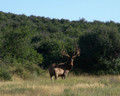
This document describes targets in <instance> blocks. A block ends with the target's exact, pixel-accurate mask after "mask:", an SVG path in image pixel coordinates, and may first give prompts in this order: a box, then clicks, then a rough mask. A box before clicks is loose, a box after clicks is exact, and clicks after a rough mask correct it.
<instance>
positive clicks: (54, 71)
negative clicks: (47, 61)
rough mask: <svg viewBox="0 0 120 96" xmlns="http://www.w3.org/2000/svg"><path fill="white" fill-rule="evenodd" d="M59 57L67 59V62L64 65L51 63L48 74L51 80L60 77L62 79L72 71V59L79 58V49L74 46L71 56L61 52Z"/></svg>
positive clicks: (63, 51)
mask: <svg viewBox="0 0 120 96" xmlns="http://www.w3.org/2000/svg"><path fill="white" fill-rule="evenodd" d="M61 55H62V56H63V57H65V58H67V62H65V63H59V64H56V63H53V64H51V65H50V67H49V74H50V78H51V80H52V77H53V76H54V77H55V79H57V78H58V77H61V78H62V79H63V78H64V79H65V78H66V76H67V75H68V73H69V71H70V70H71V69H72V67H73V62H74V59H75V58H76V57H77V56H80V49H79V48H78V47H77V46H76V49H75V50H74V53H73V55H72V56H69V55H68V54H67V53H66V52H65V50H63V48H62V50H61Z"/></svg>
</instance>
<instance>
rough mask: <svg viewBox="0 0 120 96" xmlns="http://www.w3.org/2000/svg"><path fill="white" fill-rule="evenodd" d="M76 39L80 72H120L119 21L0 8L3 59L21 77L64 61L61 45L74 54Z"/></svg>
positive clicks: (77, 63)
mask: <svg viewBox="0 0 120 96" xmlns="http://www.w3.org/2000/svg"><path fill="white" fill-rule="evenodd" d="M77 43H78V45H79V46H80V48H81V56H80V57H79V58H76V59H75V61H74V65H75V67H74V70H75V71H76V72H77V73H79V72H87V73H94V74H119V73H120V71H119V69H120V67H119V66H120V60H119V59H120V24H119V23H115V22H113V21H110V22H100V21H93V22H87V21H86V20H85V19H84V18H82V19H80V20H78V21H69V20H65V19H61V20H59V19H50V18H45V17H39V16H38V17H37V16H33V15H31V16H25V15H16V14H12V13H4V12H0V59H1V60H2V63H4V64H5V65H7V66H8V67H9V66H10V67H11V64H13V66H12V67H13V68H15V69H14V72H15V74H18V75H19V76H20V77H22V78H25V79H26V78H29V77H30V76H31V75H32V74H31V73H34V74H41V72H42V71H41V68H45V69H47V68H48V66H49V65H50V64H51V63H60V62H65V61H66V60H64V58H62V57H61V49H62V46H63V45H64V49H65V50H66V52H67V53H68V54H69V55H72V54H73V51H74V48H75V45H76V44H77ZM16 64H17V65H16ZM39 67H41V68H40V69H39ZM9 70H10V69H8V71H9ZM35 70H36V71H35ZM12 72H13V70H12Z"/></svg>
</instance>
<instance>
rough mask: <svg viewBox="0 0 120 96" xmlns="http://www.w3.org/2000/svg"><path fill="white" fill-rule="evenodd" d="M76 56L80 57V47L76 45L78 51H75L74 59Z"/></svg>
mask: <svg viewBox="0 0 120 96" xmlns="http://www.w3.org/2000/svg"><path fill="white" fill-rule="evenodd" d="M75 53H76V54H75ZM76 56H80V49H79V48H78V45H76V50H75V49H74V54H73V56H72V58H75V57H76Z"/></svg>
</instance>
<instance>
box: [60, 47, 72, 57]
mask: <svg viewBox="0 0 120 96" xmlns="http://www.w3.org/2000/svg"><path fill="white" fill-rule="evenodd" d="M63 48H64V45H63V46H62V49H61V55H62V57H63V56H64V57H67V58H69V57H70V56H69V55H68V54H67V53H66V51H65V50H63Z"/></svg>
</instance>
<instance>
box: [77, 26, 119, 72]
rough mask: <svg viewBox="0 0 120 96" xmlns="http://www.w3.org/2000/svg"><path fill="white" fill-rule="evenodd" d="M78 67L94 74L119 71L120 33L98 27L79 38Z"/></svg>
mask: <svg viewBox="0 0 120 96" xmlns="http://www.w3.org/2000/svg"><path fill="white" fill-rule="evenodd" d="M79 46H80V49H81V56H80V61H79V62H80V63H79V68H81V70H82V71H85V72H89V73H94V74H118V73H120V59H119V58H120V33H119V32H118V31H116V30H113V29H112V28H104V27H99V28H96V29H94V30H93V31H92V32H88V33H86V34H84V35H83V36H80V38H79Z"/></svg>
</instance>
